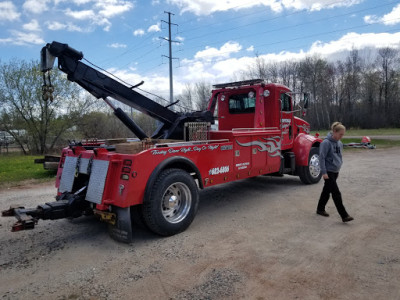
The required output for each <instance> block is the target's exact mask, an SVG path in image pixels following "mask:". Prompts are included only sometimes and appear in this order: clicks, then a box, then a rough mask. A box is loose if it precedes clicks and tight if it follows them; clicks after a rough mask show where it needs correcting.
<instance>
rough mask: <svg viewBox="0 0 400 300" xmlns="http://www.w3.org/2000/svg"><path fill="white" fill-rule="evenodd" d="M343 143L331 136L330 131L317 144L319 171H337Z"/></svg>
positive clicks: (340, 163)
mask: <svg viewBox="0 0 400 300" xmlns="http://www.w3.org/2000/svg"><path fill="white" fill-rule="evenodd" d="M342 151H343V143H342V142H341V141H337V140H335V139H334V138H333V137H332V133H331V132H330V133H329V134H328V136H327V137H326V138H325V139H324V140H323V141H322V143H321V145H320V146H319V159H320V163H321V173H322V174H326V173H327V172H334V173H339V171H340V167H341V166H342Z"/></svg>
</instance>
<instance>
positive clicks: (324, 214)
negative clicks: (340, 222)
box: [317, 210, 329, 217]
mask: <svg viewBox="0 0 400 300" xmlns="http://www.w3.org/2000/svg"><path fill="white" fill-rule="evenodd" d="M317 215H321V216H324V217H329V214H328V213H327V212H326V211H325V210H317Z"/></svg>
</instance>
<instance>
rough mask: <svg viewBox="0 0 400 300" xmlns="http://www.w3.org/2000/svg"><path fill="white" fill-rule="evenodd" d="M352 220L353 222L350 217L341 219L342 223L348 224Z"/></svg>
mask: <svg viewBox="0 0 400 300" xmlns="http://www.w3.org/2000/svg"><path fill="white" fill-rule="evenodd" d="M353 220H354V218H353V217H350V216H347V217H344V218H343V219H342V221H343V222H350V221H353Z"/></svg>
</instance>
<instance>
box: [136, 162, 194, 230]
mask: <svg viewBox="0 0 400 300" xmlns="http://www.w3.org/2000/svg"><path fill="white" fill-rule="evenodd" d="M198 204H199V194H198V188H197V185H196V183H195V181H194V180H193V178H192V176H190V175H189V174H188V173H187V172H185V171H183V170H180V169H167V170H165V171H163V172H161V174H160V175H159V176H158V178H157V179H156V181H155V183H154V185H153V186H152V187H151V193H150V196H149V197H148V198H147V199H145V200H144V202H143V217H144V221H145V223H146V225H147V227H148V228H149V229H150V230H151V231H153V232H154V233H157V234H159V235H162V236H171V235H174V234H177V233H179V232H182V231H184V230H185V229H186V228H188V227H189V225H190V224H191V223H192V221H193V219H194V217H195V215H196V212H197V208H198Z"/></svg>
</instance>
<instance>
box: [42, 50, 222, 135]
mask: <svg viewBox="0 0 400 300" xmlns="http://www.w3.org/2000/svg"><path fill="white" fill-rule="evenodd" d="M56 58H58V68H59V69H60V70H61V71H62V72H64V73H66V74H67V78H68V80H70V81H73V82H76V83H77V84H79V85H80V86H81V87H83V88H84V89H85V90H87V91H88V92H89V93H91V94H92V95H93V96H95V97H96V98H102V99H104V100H105V101H106V102H107V103H108V104H109V105H110V106H112V105H111V103H110V102H109V101H107V97H111V98H114V99H116V100H118V101H120V102H122V103H124V104H126V105H128V106H130V107H133V108H135V109H137V110H138V111H140V112H142V113H144V114H147V115H149V116H151V117H153V118H154V119H156V120H159V121H160V122H161V124H160V125H159V127H158V128H157V130H156V131H155V132H154V133H153V135H152V137H153V138H164V139H183V137H184V133H183V131H184V124H185V122H211V123H213V122H214V118H213V116H212V113H211V112H210V111H208V110H206V111H199V112H191V113H175V112H173V111H172V110H170V109H169V108H168V107H164V106H162V105H160V104H158V103H157V102H155V101H153V100H151V99H150V98H147V97H146V96H144V95H142V94H140V93H138V92H136V91H134V88H135V87H137V86H133V87H128V86H126V85H124V84H122V83H120V82H118V81H117V80H115V79H113V78H111V77H109V76H108V75H106V74H104V73H101V72H99V71H98V70H96V69H94V68H92V67H90V66H88V65H86V64H85V63H83V62H81V60H82V58H83V53H82V52H80V51H77V50H75V49H73V48H71V47H69V46H68V45H67V44H62V43H59V42H52V43H51V44H47V45H46V46H45V47H43V48H42V50H41V71H42V72H43V74H46V73H47V72H48V71H50V70H51V69H52V68H53V65H54V61H55V59H56ZM44 77H45V75H44ZM113 109H114V113H115V115H116V116H117V117H118V118H119V119H120V120H121V121H122V122H123V123H124V124H125V125H126V126H127V127H128V128H129V129H130V130H131V131H132V132H133V133H134V134H135V135H136V136H137V137H138V138H140V139H141V140H142V139H144V138H147V136H146V134H145V133H144V132H143V130H142V129H141V128H140V127H139V126H138V125H137V124H136V123H135V122H134V121H133V120H132V119H131V118H129V116H128V115H126V114H125V113H124V112H123V111H122V110H121V109H120V108H114V107H113Z"/></svg>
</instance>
